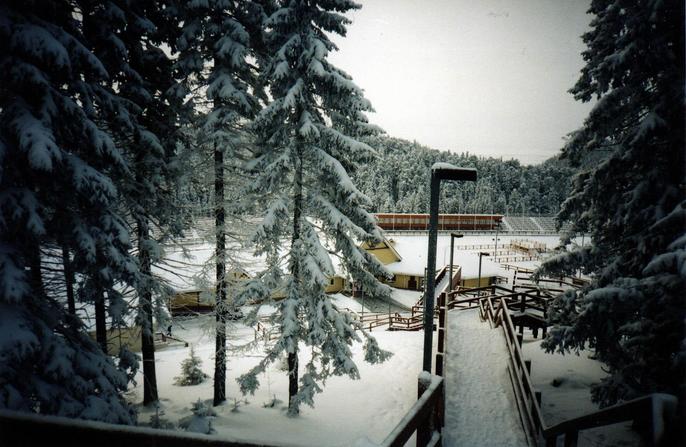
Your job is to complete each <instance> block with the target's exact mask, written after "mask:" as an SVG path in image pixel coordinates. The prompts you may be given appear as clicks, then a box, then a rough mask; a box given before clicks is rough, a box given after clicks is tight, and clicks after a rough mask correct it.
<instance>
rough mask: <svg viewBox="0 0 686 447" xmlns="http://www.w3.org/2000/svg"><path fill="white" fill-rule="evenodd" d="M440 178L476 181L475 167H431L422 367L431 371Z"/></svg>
mask: <svg viewBox="0 0 686 447" xmlns="http://www.w3.org/2000/svg"><path fill="white" fill-rule="evenodd" d="M442 180H453V181H472V182H474V181H476V169H474V168H458V167H455V166H453V165H451V164H449V163H434V165H433V166H432V167H431V203H430V206H429V212H430V214H429V251H428V253H427V256H426V276H425V277H426V287H425V288H424V358H423V366H422V369H423V370H424V371H426V372H429V373H430V372H431V351H432V343H433V323H434V295H435V293H436V243H437V239H438V200H439V193H440V187H441V181H442Z"/></svg>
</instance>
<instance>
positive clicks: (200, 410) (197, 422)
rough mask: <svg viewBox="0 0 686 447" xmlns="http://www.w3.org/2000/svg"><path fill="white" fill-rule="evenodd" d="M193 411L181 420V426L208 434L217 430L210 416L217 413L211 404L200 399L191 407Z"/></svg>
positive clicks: (191, 430)
mask: <svg viewBox="0 0 686 447" xmlns="http://www.w3.org/2000/svg"><path fill="white" fill-rule="evenodd" d="M191 411H192V412H193V414H192V415H191V416H188V417H185V418H183V419H181V420H180V421H179V427H181V428H183V429H184V430H186V431H190V432H193V433H204V434H207V435H209V434H212V433H214V432H215V431H214V429H213V428H212V421H211V420H210V419H209V418H210V417H213V416H216V415H217V413H215V412H214V410H213V409H212V406H211V405H209V404H208V403H206V402H203V401H202V400H200V399H198V400H197V401H195V403H194V404H193V406H192V407H191Z"/></svg>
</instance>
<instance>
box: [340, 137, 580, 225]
mask: <svg viewBox="0 0 686 447" xmlns="http://www.w3.org/2000/svg"><path fill="white" fill-rule="evenodd" d="M366 142H367V143H368V144H370V145H371V146H372V147H373V148H374V149H375V150H376V151H377V152H378V156H377V157H375V158H372V159H370V160H369V161H368V162H367V163H366V164H363V165H361V166H360V167H359V168H358V169H357V170H356V171H354V172H353V173H352V177H353V179H354V181H355V184H356V185H357V187H358V188H360V190H361V191H362V192H364V193H365V194H366V195H367V196H369V198H370V199H371V200H372V202H373V209H372V211H373V212H401V213H426V212H428V204H429V170H430V168H431V165H433V164H434V163H436V162H447V163H452V164H454V165H456V166H460V167H471V168H476V169H477V171H478V181H477V182H476V183H474V182H464V183H455V182H446V183H444V184H443V185H441V201H440V207H441V212H442V213H469V214H471V213H499V214H507V215H521V214H529V215H552V214H556V213H557V212H558V211H559V209H560V205H561V204H562V202H563V201H564V200H565V198H566V197H567V195H568V192H569V189H570V179H571V178H572V177H573V174H574V173H575V170H574V169H572V168H571V167H569V165H568V164H567V163H566V162H565V161H563V160H560V159H559V158H558V157H553V158H550V159H548V160H546V161H545V162H543V163H541V164H538V165H534V166H523V165H521V164H520V163H519V161H517V160H506V161H503V160H502V159H500V158H491V157H488V158H483V157H477V156H475V155H470V154H469V153H468V152H463V153H461V154H455V153H450V152H443V151H438V150H435V149H431V148H428V147H426V146H422V145H420V144H418V143H416V142H410V141H406V140H402V139H398V138H391V137H388V136H374V137H369V138H368V139H367V140H366Z"/></svg>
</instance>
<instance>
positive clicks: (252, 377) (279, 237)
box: [238, 0, 389, 415]
mask: <svg viewBox="0 0 686 447" xmlns="http://www.w3.org/2000/svg"><path fill="white" fill-rule="evenodd" d="M278 6H279V8H278V9H277V10H276V11H275V12H274V13H273V14H271V16H270V17H269V18H268V19H267V20H266V21H265V30H266V42H267V45H268V48H269V54H271V55H272V57H271V58H270V60H269V62H268V64H266V65H265V67H264V69H263V72H262V75H263V76H264V79H265V84H266V85H268V88H269V93H270V97H271V99H272V101H271V103H270V104H269V105H268V106H267V107H266V108H264V109H263V110H262V111H261V113H260V114H259V115H258V117H257V118H256V119H255V121H254V126H253V128H254V130H255V132H256V133H257V135H258V138H259V143H260V144H259V146H258V149H257V151H256V153H255V154H254V160H252V161H251V162H250V163H249V164H248V168H249V169H250V170H251V172H253V173H255V175H256V177H255V181H254V183H253V184H252V185H251V188H250V195H249V196H250V198H251V200H254V199H257V200H258V203H261V204H263V206H264V207H265V209H264V211H263V216H262V221H261V223H260V224H259V225H258V229H257V231H256V234H255V236H254V239H253V241H254V243H255V245H256V247H257V248H256V255H265V256H266V258H267V261H268V269H267V270H266V271H265V272H263V274H262V275H260V277H259V278H258V279H256V280H255V281H252V282H251V283H250V284H249V285H248V286H247V288H246V291H245V292H244V293H242V294H241V295H240V297H239V300H245V299H254V300H268V299H269V298H270V294H271V293H272V292H274V291H275V290H277V289H281V290H283V291H284V293H285V298H284V299H283V300H281V301H280V303H279V305H278V307H279V311H278V312H277V313H276V315H275V317H274V318H275V322H276V323H277V324H278V326H279V327H280V328H281V335H280V338H279V339H278V341H277V342H276V343H275V345H274V346H273V348H271V349H270V351H269V353H268V354H267V356H266V357H265V358H264V359H263V360H262V361H261V362H260V364H259V365H257V366H256V367H255V368H254V369H253V370H251V371H250V372H249V373H247V374H245V375H243V376H241V377H240V378H239V380H238V381H239V383H240V387H241V390H242V391H243V392H244V393H246V392H254V390H255V389H256V388H257V387H258V386H259V382H258V379H257V375H258V374H259V373H260V372H262V371H264V370H265V368H266V367H267V365H269V364H270V363H272V362H274V361H275V360H277V359H278V357H279V355H280V354H281V353H283V352H285V353H287V356H288V376H289V403H288V407H289V414H291V415H294V414H297V413H298V410H299V407H300V405H301V404H302V403H306V404H309V405H313V397H314V394H315V393H316V392H319V391H320V390H321V388H320V384H321V383H322V381H323V380H324V379H325V378H326V377H327V376H329V375H343V374H345V375H348V376H349V377H351V378H358V377H359V372H358V369H357V366H356V365H355V363H354V362H353V360H352V355H351V351H350V345H351V344H352V343H353V342H355V341H360V337H359V336H358V334H357V333H356V331H357V330H361V326H360V325H359V324H358V323H356V322H355V320H353V318H352V316H351V315H349V314H348V313H346V312H341V311H339V310H338V309H337V308H336V307H335V306H334V305H333V304H332V303H331V301H330V300H329V298H328V297H327V295H326V294H325V292H324V290H325V287H326V285H327V284H328V281H329V278H330V277H331V276H333V275H334V273H335V271H334V267H333V264H332V261H331V254H334V255H335V256H338V257H340V262H341V264H342V266H343V267H344V268H345V270H346V271H347V272H348V273H349V275H350V276H351V278H352V280H353V281H355V283H356V285H357V286H358V287H359V288H362V289H364V290H365V293H366V294H367V295H368V296H384V295H387V294H388V293H389V289H388V287H387V286H385V285H383V284H381V283H380V282H379V281H378V280H377V278H376V277H377V276H384V275H387V273H386V271H385V270H384V269H383V267H382V266H381V264H380V263H379V262H378V261H376V258H374V257H373V256H371V255H369V254H368V253H367V252H365V251H364V250H361V249H360V248H359V247H358V245H357V243H359V242H361V241H370V242H372V241H374V242H379V241H381V240H382V234H381V232H380V230H379V228H378V227H377V226H376V224H375V221H374V218H373V217H372V216H371V215H370V214H368V213H367V211H366V210H365V206H368V205H369V200H368V199H367V197H366V196H364V195H363V194H362V193H360V191H359V190H358V189H357V188H356V187H355V185H354V184H353V182H352V181H351V180H350V178H349V176H348V173H347V171H348V170H351V169H354V168H355V166H356V162H358V161H359V160H360V159H362V158H363V157H365V156H368V155H369V154H370V152H372V149H371V148H370V147H369V146H368V145H366V144H364V143H361V142H360V141H358V140H357V139H356V137H358V136H361V135H364V134H367V133H370V132H373V131H375V130H376V129H375V128H374V127H373V126H370V125H369V124H368V121H367V118H366V117H365V115H364V112H365V111H369V110H371V105H370V104H369V102H368V101H367V100H366V99H365V98H364V97H363V93H362V90H360V89H359V88H358V87H357V86H356V85H355V84H354V83H353V82H352V80H351V79H350V76H348V75H347V74H346V73H344V72H343V71H341V70H340V69H338V68H336V67H334V66H333V65H331V64H330V63H329V62H328V61H327V55H328V53H329V51H332V50H334V49H335V46H334V44H333V43H332V42H331V41H330V40H329V38H328V37H327V35H326V33H336V34H339V35H345V32H346V29H345V26H346V25H347V24H348V23H349V21H348V19H346V18H345V17H344V16H343V15H341V13H345V12H346V11H349V10H351V9H355V8H359V5H356V4H355V3H353V2H350V1H346V0H337V1H299V0H294V1H283V2H278ZM363 334H364V336H365V337H366V343H365V353H366V356H365V360H367V361H369V362H372V363H374V362H379V361H383V360H384V359H386V358H387V357H388V355H389V353H387V352H385V351H383V350H381V349H380V348H379V347H378V345H377V343H376V340H375V339H374V338H372V337H371V336H369V335H368V334H366V333H365V332H363ZM299 343H304V344H305V345H307V346H308V348H309V349H310V351H311V355H310V357H309V360H308V361H307V364H306V365H305V368H304V369H305V372H304V374H302V376H301V377H300V380H299V381H298V379H299V367H298V352H299ZM299 385H300V386H299Z"/></svg>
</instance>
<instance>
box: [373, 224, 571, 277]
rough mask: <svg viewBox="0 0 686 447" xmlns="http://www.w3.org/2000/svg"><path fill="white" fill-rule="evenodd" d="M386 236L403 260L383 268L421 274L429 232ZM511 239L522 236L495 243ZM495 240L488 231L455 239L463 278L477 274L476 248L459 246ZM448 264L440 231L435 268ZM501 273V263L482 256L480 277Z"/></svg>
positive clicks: (553, 239)
mask: <svg viewBox="0 0 686 447" xmlns="http://www.w3.org/2000/svg"><path fill="white" fill-rule="evenodd" d="M388 238H389V240H391V241H392V242H393V247H394V248H395V250H396V251H397V252H398V253H399V254H400V256H401V257H402V259H401V260H400V261H398V262H394V263H391V264H387V265H386V266H385V267H386V268H387V269H388V270H389V271H390V272H391V273H393V274H405V275H413V276H424V269H425V268H426V256H427V252H428V240H429V237H428V235H427V234H420V235H404V234H392V235H388ZM512 239H521V238H517V237H512V236H500V237H498V244H508V243H509V242H510V241H511V240H512ZM527 239H531V240H535V241H537V242H542V243H544V244H546V247H547V248H553V247H555V246H556V245H557V244H558V243H559V238H558V237H557V236H535V237H527ZM494 242H495V236H494V235H491V234H488V235H475V236H464V237H462V238H459V239H455V253H454V259H453V264H454V265H459V266H461V267H462V277H463V278H477V277H478V275H479V255H478V251H479V250H478V249H461V248H460V247H461V246H474V245H478V244H484V245H485V244H493V243H494ZM449 263H450V235H447V234H442V235H439V236H438V239H437V244H436V268H437V269H440V268H442V267H443V266H445V265H448V264H449ZM504 274H505V271H504V270H503V268H502V267H501V266H500V264H496V263H494V262H492V261H491V260H490V259H489V257H485V256H484V257H482V261H481V276H496V275H504Z"/></svg>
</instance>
